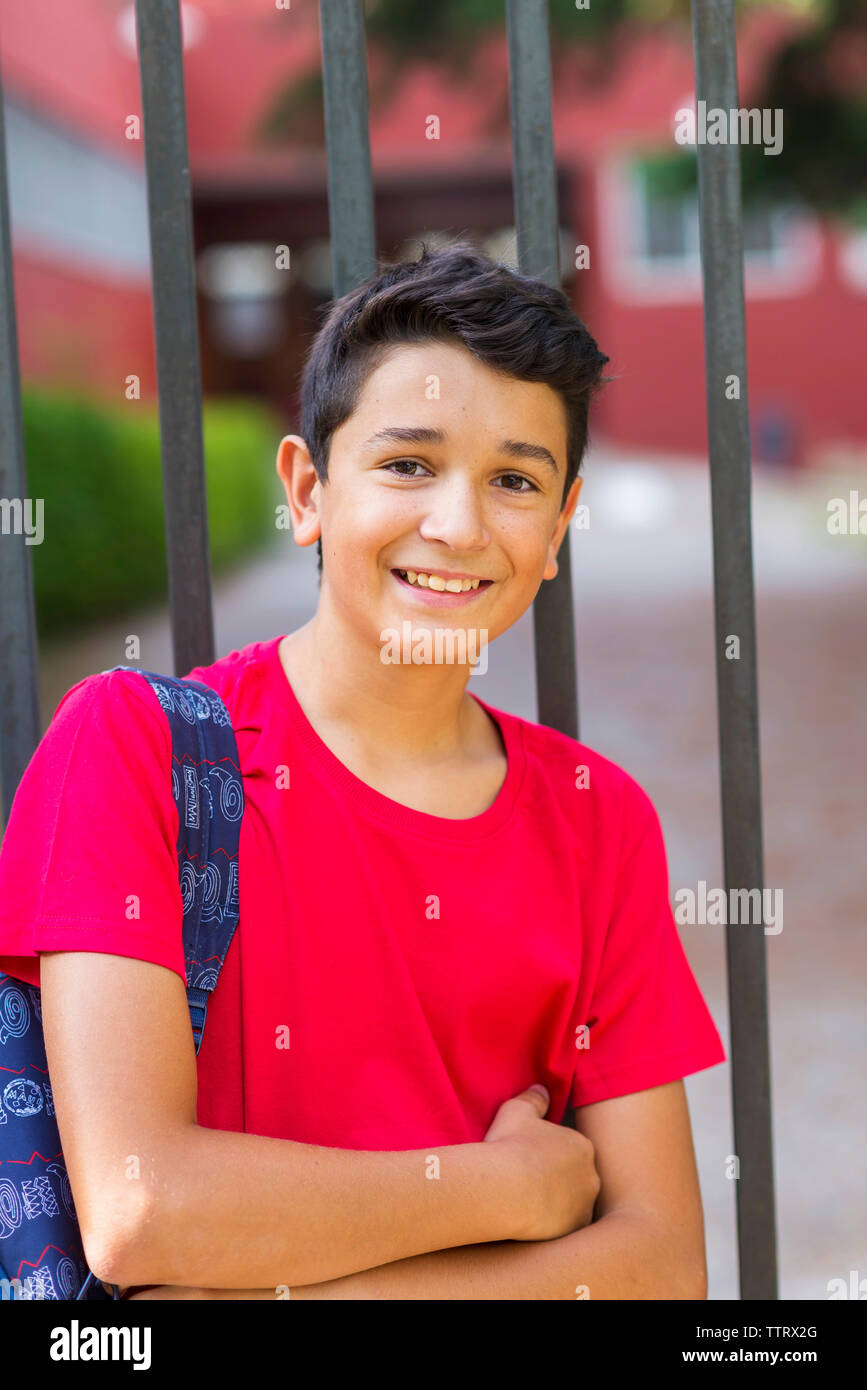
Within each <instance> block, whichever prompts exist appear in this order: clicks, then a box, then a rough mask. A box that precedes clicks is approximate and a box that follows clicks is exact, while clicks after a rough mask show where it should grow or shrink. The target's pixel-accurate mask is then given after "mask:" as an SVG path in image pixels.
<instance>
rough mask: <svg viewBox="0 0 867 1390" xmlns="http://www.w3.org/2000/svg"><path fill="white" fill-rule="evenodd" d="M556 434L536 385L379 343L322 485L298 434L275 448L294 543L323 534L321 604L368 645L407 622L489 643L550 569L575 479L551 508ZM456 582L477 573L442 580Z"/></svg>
mask: <svg viewBox="0 0 867 1390" xmlns="http://www.w3.org/2000/svg"><path fill="white" fill-rule="evenodd" d="M566 430H567V422H566V410H565V406H564V404H563V401H562V399H561V398H560V396H559V395H558V393H557V392H556V391H553V390H552V389H551V388H550V387H548V386H545V385H543V384H540V383H530V382H524V381H519V380H517V379H516V378H514V377H509V376H503V375H501V374H499V373H497V372H495V371H493V370H492V369H491V368H490V367H487V366H485V365H484V364H483V363H481V362H479V361H478V360H477V359H476V358H475V357H473V356H472V354H471V353H470V352H468V351H467V350H466V349H465V348H463V347H461V346H455V345H452V344H446V343H442V342H437V341H432V340H429V341H426V342H423V343H416V344H407V345H404V344H401V345H399V346H396V347H394V348H392V349H390V350H389V353H388V355H387V357H386V358H385V359H384V360H383V361H382V362H381V363H380V364H379V366H378V367H377V368H376V369H375V370H374V371H373V372H371V374H370V376H369V377H368V378H367V380H366V382H365V384H364V386H363V388H362V391H361V393H360V396H359V400H358V404H357V405H356V408H355V410H354V411H353V413H352V415H351V416H350V417H349V419H347V420H346V421H344V423H343V424H342V425H341V426H340V428H339V429H337V430H335V432H334V434H333V436H332V440H331V450H330V454H329V461H328V479H327V482H326V483H325V484H324V485H323V484H321V483H320V482H319V480H318V479H317V478H316V475H315V472H314V470H313V465H312V462H311V461H310V456H309V453H308V451H307V448H306V446H305V444H304V441H303V440H302V439H301V438H300V437H299V436H298V435H288V436H286V438H285V439H283V440H282V441H281V444H280V449H279V453H278V457H277V468H278V472H279V474H280V477H281V479H282V481H283V484H284V486H285V488H286V495H287V500H288V502H289V506H290V511H291V516H292V526H293V532H294V536H295V540H296V541H297V543H298V544H300V545H312V544H315V542H316V540H317V539H318V538H319V536H320V535H321V537H322V549H323V579H322V600H323V601H327V602H328V603H329V604H330V605H336V606H337V607H338V608H339V609H340V610H341V616H342V617H343V618H344V619H345V620H349V621H350V622H351V624H352V626H353V627H354V628H355V630H356V631H358V632H359V633H366V634H367V635H368V636H369V638H370V640H371V641H372V642H376V643H377V645H379V644H380V643H381V640H382V639H381V636H380V634H381V633H382V632H383V631H384V630H385V629H389V628H391V629H394V628H396V627H399V626H400V624H401V623H402V622H403V621H404V620H406V619H409V620H410V621H411V622H412V625H413V629H414V630H417V629H419V628H423V627H426V628H429V629H434V628H436V627H448V628H452V629H455V628H465V629H477V630H481V631H482V632H485V631H486V632H487V640H488V641H493V640H494V638H495V637H497V636H499V634H500V633H501V632H504V631H505V630H506V629H507V628H509V627H511V626H512V624H513V623H514V622H516V621H517V620H518V618H519V617H520V616H521V614H522V613H524V612H525V611H526V609H527V608H528V607H529V606H530V604H531V603H532V601H533V599H534V597H535V595H536V593H537V591H538V589H539V587H540V585H541V582H542V580H543V579H552V578H553V577H554V576H555V575H556V573H557V564H556V558H555V557H556V554H557V550H558V549H559V546H560V542H561V540H562V538H563V535H564V533H565V530H566V527H567V526H568V524H569V521H570V520H571V517H572V514H573V512H574V510H575V505H576V503H577V501H578V493H579V492H580V488H581V480H580V479H576V481H575V483H573V485H572V487H571V488H570V491H569V496H568V498H567V499H566V505H565V506H564V507H563V509H562V510H561V507H560V502H561V498H562V496H563V485H564V482H565V478H566ZM410 431H412V432H415V433H414V435H413V437H412V438H410V437H409V434H408V432H410ZM398 432H402V437H398ZM412 574H415V575H416V576H419V575H421V576H423V577H424V576H432V577H433V579H434V585H433V586H430V585H428V586H425V585H424V579H423V581H422V584H421V585H420V584H419V582H418V578H416V579H415V581H413V580H412V578H411V577H410V576H411V575H412ZM464 578H469V579H472V580H479V581H480V583H479V585H478V587H477V588H475V589H464V588H463V587H462V589H461V592H459V593H456V592H453V591H452V590H453V588H454V582H453V583H452V588H451V589H446V590H443V589H442V588H441V587H440V583H441V581H445V582H448V581H449V580H452V581H455V580H456V579H461V580H463V579H464Z"/></svg>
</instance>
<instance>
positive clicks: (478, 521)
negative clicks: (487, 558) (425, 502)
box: [419, 477, 491, 551]
mask: <svg viewBox="0 0 867 1390" xmlns="http://www.w3.org/2000/svg"><path fill="white" fill-rule="evenodd" d="M429 496H430V505H429V507H428V510H427V512H426V514H425V516H424V518H423V520H422V521H421V523H420V525H419V535H420V536H421V537H422V538H423V539H424V540H426V541H441V542H442V544H443V545H447V546H448V547H449V549H450V550H462V551H472V550H484V548H485V546H487V545H488V544H489V543H490V539H491V534H490V531H489V530H488V526H487V522H486V520H485V514H484V505H483V501H482V498H481V497H480V496H479V494H478V491H477V488H476V487H475V486H474V484H473V482H472V480H471V479H469V478H459V477H453V478H449V479H446V478H442V479H440V482H439V485H438V487H437V488H436V490H435V495H434V494H433V493H431V494H429Z"/></svg>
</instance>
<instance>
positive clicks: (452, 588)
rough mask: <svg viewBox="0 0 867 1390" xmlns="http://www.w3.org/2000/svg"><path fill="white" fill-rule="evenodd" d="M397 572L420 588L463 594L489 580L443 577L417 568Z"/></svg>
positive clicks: (409, 582)
mask: <svg viewBox="0 0 867 1390" xmlns="http://www.w3.org/2000/svg"><path fill="white" fill-rule="evenodd" d="M397 573H398V574H399V575H400V577H401V579H405V580H406V581H407V583H408V584H415V585H417V587H418V588H420V589H433V590H435V591H436V592H437V593H443V592H446V593H449V594H462V593H466V592H467V591H468V590H469V589H478V587H479V585H480V584H483V583H485V584H486V583H487V580H482V579H443V578H442V577H441V576H440V575H438V574H425V573H424V572H421V573H419V572H418V571H416V570H398V571H397Z"/></svg>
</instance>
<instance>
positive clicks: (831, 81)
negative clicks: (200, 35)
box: [260, 0, 867, 224]
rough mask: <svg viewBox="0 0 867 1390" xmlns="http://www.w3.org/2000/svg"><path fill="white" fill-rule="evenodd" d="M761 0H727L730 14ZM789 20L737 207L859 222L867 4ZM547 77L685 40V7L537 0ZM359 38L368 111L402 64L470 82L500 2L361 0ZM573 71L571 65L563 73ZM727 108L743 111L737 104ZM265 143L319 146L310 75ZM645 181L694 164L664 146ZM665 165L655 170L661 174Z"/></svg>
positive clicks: (315, 82) (607, 71) (318, 81)
mask: <svg viewBox="0 0 867 1390" xmlns="http://www.w3.org/2000/svg"><path fill="white" fill-rule="evenodd" d="M765 3H766V0H735V13H736V16H738V17H739V16H742V15H743V14H744V13H745V12H746V11H748V10H754V9H760V8H762V7H763V6H764V5H765ZM775 8H777V9H781V8H785V9H787V10H789V11H791V12H792V13H793V14H794V15H796V16H798V17H799V19H800V21H801V28H800V32H798V33H796V34H794V35H793V37H791V38H790V39H788V40H787V41H785V42H784V43H783V44H782V46H781V47H780V49H779V50H778V52H777V54H776V55H775V57H774V58H773V60H772V61H771V63H770V64H769V67H768V69H767V71H766V73H765V77H764V83H763V87H762V90H761V91H758V92H755V93H751V96H750V105H751V106H758V107H769V108H777V107H779V108H781V109H782V111H783V146H782V149H781V151H780V153H779V154H778V155H765V154H763V152H762V149H761V147H759V146H755V145H752V146H750V145H746V146H743V147H742V149H741V169H742V179H743V191H744V199H745V201H747V200H751V199H753V198H755V197H763V198H766V197H795V198H798V199H801V200H803V201H805V202H806V203H808V204H810V205H811V206H813V207H814V208H816V209H817V210H819V211H821V212H824V213H829V214H837V215H841V216H844V217H848V218H850V219H852V220H855V221H857V222H861V223H862V224H867V4H865V0H777V4H776V6H775ZM548 13H549V23H550V31H551V58H552V70H553V77H554V81H555V82H556V81H557V77H558V73H559V72H560V71H561V70H562V68H563V67H564V66H565V65H566V64H568V63H570V62H571V63H573V64H574V60H575V57H576V55H578V56H579V57H580V62H581V77H582V81H584V82H586V83H587V84H599V83H604V82H605V81H607V80H608V79H609V78H610V76H611V74H612V71H613V69H614V66H615V65H616V63H617V59H618V56H619V54H620V52H621V51H622V48H623V45H624V43H625V42H628V41H629V40H630V39H631V38H632V37H633V36H634V35H635V32H636V30H638V29H645V30H648V29H652V30H657V31H658V30H659V29H660V28H665V29H669V30H671V31H674V32H677V33H679V34H680V35H681V36H682V37H683V38H684V39H685V40H686V41H687V42H689V41H691V40H690V32H691V10H690V0H589V8H587V9H580V8H578V7H577V5H576V0H549V4H548ZM365 14H366V26H367V34H368V38H369V40H370V43H371V46H374V45H376V46H377V47H378V48H379V50H380V51H381V53H382V54H383V56H384V57H385V58H386V60H387V61H386V62H385V63H383V64H382V71H381V73H380V75H379V78H378V81H377V82H375V83H374V84H373V85H372V87H371V93H370V100H371V106H372V107H373V109H374V110H377V109H379V108H380V107H381V106H382V105H384V104H386V103H387V102H388V100H389V98H390V96H391V94H392V92H393V89H394V85H395V84H394V73H395V71H400V70H402V69H404V68H405V67H406V66H407V65H408V64H410V63H411V62H412V61H413V60H418V59H421V58H422V57H423V58H424V60H425V61H426V62H434V63H438V64H440V65H441V66H442V67H443V69H444V70H445V72H446V74H447V75H448V77H449V79H450V80H452V81H454V82H456V83H460V82H461V81H462V80H463V81H469V80H470V79H471V75H472V71H473V64H474V61H475V57H476V54H477V51H478V47H479V45H480V44H481V43H483V42H484V41H485V39H487V38H488V37H489V36H491V35H492V34H495V33H497V32H500V33H501V32H502V31H503V26H504V23H505V0H437V3H436V4H411V3H409V4H408V3H407V0H366V3H365ZM572 70H573V71H574V68H573V69H572ZM739 103H740V104H741V105H743V104H744V102H743V99H742V98H739ZM508 120H509V114H508V92H503V93H502V97H501V100H500V101H499V102H498V103H495V106H494V110H493V114H492V118H491V124H490V127H489V130H490V133H491V134H493V133H495V132H505V131H507V130H508ZM260 136H261V137H262V138H263V139H265V140H276V141H285V140H287V139H289V138H291V139H292V140H293V141H304V142H310V141H317V142H321V141H322V139H323V128H322V78H321V73H320V71H319V70H318V68H317V70H315V71H307V72H304V73H302V74H300V75H298V76H297V77H296V78H295V79H294V80H293V81H292V82H291V83H290V84H288V85H287V87H286V88H285V90H284V91H282V92H281V93H280V94H279V96H278V98H277V100H276V102H275V103H274V105H273V106H272V109H271V110H270V112H269V113H268V114H267V116H266V118H265V120H264V121H263V123H262V126H261V128H260ZM655 164H656V166H657V167H656V169H655V177H656V176H657V175H658V177H659V178H660V179H661V180H662V181H663V182H665V181H666V180H667V181H668V183H669V184H670V185H671V188H672V191H676V190H677V189H678V188H683V187H686V186H693V187H694V186H695V182H696V161H695V159H694V158H693V157H690V156H689V155H685V154H684V153H682V152H680V151H679V150H677V149H673V150H672V153H671V157H670V158H667V157H665V158H662V159H661V160H660V161H656V162H655ZM666 169H667V172H666Z"/></svg>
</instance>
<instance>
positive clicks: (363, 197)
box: [319, 0, 376, 299]
mask: <svg viewBox="0 0 867 1390" xmlns="http://www.w3.org/2000/svg"><path fill="white" fill-rule="evenodd" d="M319 24H320V33H321V38H322V80H323V86H324V95H325V146H326V152H327V162H328V217H329V228H330V232H331V264H332V269H333V275H334V297H335V298H336V299H337V298H339V297H340V296H341V295H343V294H347V293H348V292H349V291H350V290H352V289H355V287H356V285H360V284H361V283H362V282H363V281H364V280H368V279H370V277H371V276H372V275H373V273H374V271H375V270H376V232H375V228H374V216H373V178H372V175H371V168H370V128H369V119H368V97H367V50H366V47H365V40H364V13H363V10H362V5H361V0H319Z"/></svg>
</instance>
